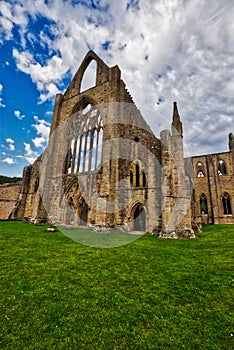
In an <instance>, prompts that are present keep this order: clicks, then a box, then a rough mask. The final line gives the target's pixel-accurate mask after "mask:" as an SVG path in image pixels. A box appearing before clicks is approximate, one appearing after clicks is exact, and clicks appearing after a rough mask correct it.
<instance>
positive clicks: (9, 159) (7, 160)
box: [3, 157, 16, 165]
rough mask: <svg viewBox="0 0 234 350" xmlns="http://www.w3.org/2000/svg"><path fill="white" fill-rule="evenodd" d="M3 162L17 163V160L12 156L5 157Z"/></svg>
mask: <svg viewBox="0 0 234 350" xmlns="http://www.w3.org/2000/svg"><path fill="white" fill-rule="evenodd" d="M3 162H4V163H7V164H9V165H12V164H15V163H16V161H15V160H14V159H13V158H10V157H6V158H4V159H3Z"/></svg>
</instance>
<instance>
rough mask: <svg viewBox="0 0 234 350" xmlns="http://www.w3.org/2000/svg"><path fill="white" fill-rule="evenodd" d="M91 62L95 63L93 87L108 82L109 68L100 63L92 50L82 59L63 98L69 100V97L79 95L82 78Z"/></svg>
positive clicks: (100, 60) (99, 59)
mask: <svg viewBox="0 0 234 350" xmlns="http://www.w3.org/2000/svg"><path fill="white" fill-rule="evenodd" d="M92 60H95V61H96V62H97V71H96V82H95V86H96V85H99V84H102V83H104V82H106V81H108V80H109V67H108V66H107V65H106V64H105V63H104V62H103V61H102V59H101V58H100V57H98V56H97V55H96V54H95V53H94V52H93V51H92V50H90V51H89V52H88V53H87V55H86V56H85V58H84V59H83V61H82V63H81V65H80V67H79V69H78V71H77V73H76V74H75V76H74V78H73V80H72V82H71V84H70V86H69V88H68V89H67V91H66V92H65V95H64V97H65V98H69V97H71V96H74V95H77V94H79V93H80V88H81V82H82V78H83V76H84V73H85V71H86V69H87V68H88V66H89V64H90V62H91V61H92Z"/></svg>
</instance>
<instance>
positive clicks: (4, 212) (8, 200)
mask: <svg viewBox="0 0 234 350" xmlns="http://www.w3.org/2000/svg"><path fill="white" fill-rule="evenodd" d="M20 188H21V181H19V182H16V183H10V184H3V185H0V220H7V219H9V216H10V214H11V212H12V210H13V209H14V207H15V204H16V201H17V198H18V196H19V193H20Z"/></svg>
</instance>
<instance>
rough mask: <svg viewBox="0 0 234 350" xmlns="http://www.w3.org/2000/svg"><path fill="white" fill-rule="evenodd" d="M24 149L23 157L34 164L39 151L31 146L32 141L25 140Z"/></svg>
mask: <svg viewBox="0 0 234 350" xmlns="http://www.w3.org/2000/svg"><path fill="white" fill-rule="evenodd" d="M24 149H25V153H24V156H23V158H25V159H26V160H27V161H28V162H29V163H30V164H32V163H33V162H34V161H35V160H36V159H37V157H38V156H39V153H38V152H36V151H34V150H33V149H32V148H31V145H30V143H27V142H24ZM20 157H21V156H20Z"/></svg>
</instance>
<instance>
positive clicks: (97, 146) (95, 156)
mask: <svg viewBox="0 0 234 350" xmlns="http://www.w3.org/2000/svg"><path fill="white" fill-rule="evenodd" d="M99 132H100V129H98V130H97V140H96V156H95V167H94V168H95V170H96V168H97V157H98V139H99Z"/></svg>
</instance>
